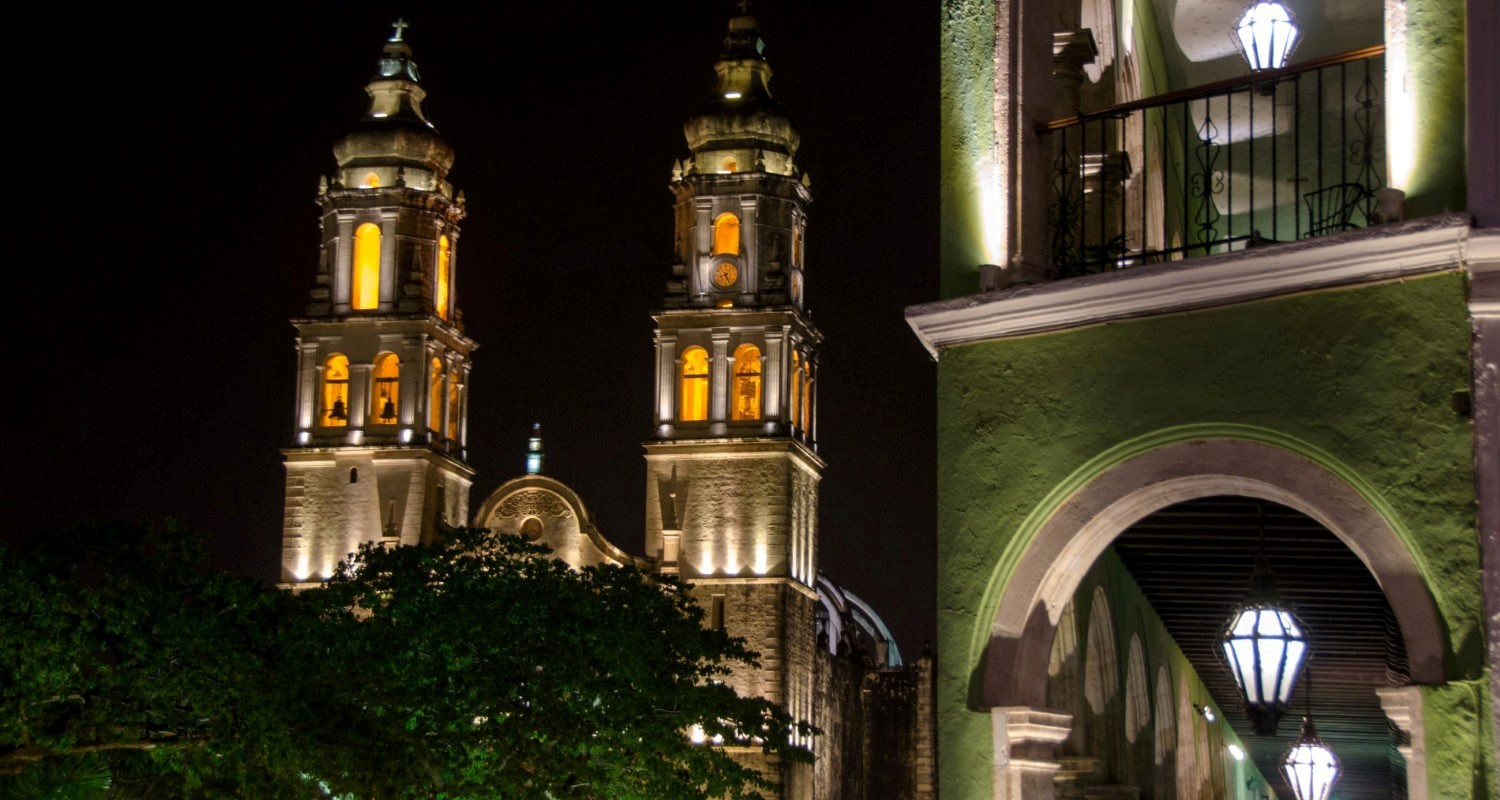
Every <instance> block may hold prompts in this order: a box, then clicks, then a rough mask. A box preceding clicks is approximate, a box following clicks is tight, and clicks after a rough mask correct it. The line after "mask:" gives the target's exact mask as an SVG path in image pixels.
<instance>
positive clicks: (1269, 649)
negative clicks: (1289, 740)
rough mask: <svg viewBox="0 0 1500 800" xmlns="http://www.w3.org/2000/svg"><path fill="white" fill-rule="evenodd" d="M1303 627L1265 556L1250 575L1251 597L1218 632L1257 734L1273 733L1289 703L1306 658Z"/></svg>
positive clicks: (1231, 671)
mask: <svg viewBox="0 0 1500 800" xmlns="http://www.w3.org/2000/svg"><path fill="white" fill-rule="evenodd" d="M1303 630H1304V629H1303V626H1302V622H1301V621H1300V620H1298V619H1297V616H1296V615H1295V614H1293V613H1292V612H1291V611H1290V610H1289V609H1288V608H1287V607H1286V604H1285V603H1284V602H1282V600H1281V597H1280V595H1279V594H1277V592H1276V585H1275V583H1274V582H1273V581H1272V579H1271V567H1270V565H1269V564H1267V563H1266V558H1265V556H1264V555H1262V556H1261V557H1260V558H1259V559H1257V560H1256V564H1255V572H1254V573H1252V575H1251V577H1250V596H1249V597H1247V598H1246V600H1245V603H1244V604H1243V605H1241V606H1240V608H1239V609H1238V610H1237V611H1235V612H1234V615H1233V616H1231V617H1230V618H1229V622H1228V623H1227V624H1226V625H1225V626H1224V628H1223V631H1222V632H1221V633H1220V635H1219V639H1220V641H1221V643H1222V647H1223V656H1224V660H1225V662H1226V663H1227V664H1228V666H1229V672H1230V674H1231V675H1233V676H1234V682H1235V684H1236V685H1237V686H1238V687H1239V690H1240V699H1241V700H1242V701H1244V704H1245V715H1246V716H1248V717H1249V718H1250V723H1251V725H1253V726H1254V728H1255V732H1256V733H1259V734H1262V735H1273V734H1275V733H1276V723H1277V722H1278V721H1280V719H1281V715H1282V714H1284V713H1286V710H1287V707H1288V705H1289V704H1290V703H1291V699H1292V689H1293V688H1295V687H1296V685H1297V678H1298V677H1299V676H1300V675H1301V673H1302V667H1303V665H1304V664H1305V663H1306V659H1307V639H1306V636H1305V635H1304V633H1303Z"/></svg>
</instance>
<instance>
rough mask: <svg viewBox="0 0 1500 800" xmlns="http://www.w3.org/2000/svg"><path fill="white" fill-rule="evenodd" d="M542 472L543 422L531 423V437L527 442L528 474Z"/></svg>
mask: <svg viewBox="0 0 1500 800" xmlns="http://www.w3.org/2000/svg"><path fill="white" fill-rule="evenodd" d="M541 472H542V423H540V422H533V423H531V439H529V440H528V441H527V442H526V474H527V475H540V474H541Z"/></svg>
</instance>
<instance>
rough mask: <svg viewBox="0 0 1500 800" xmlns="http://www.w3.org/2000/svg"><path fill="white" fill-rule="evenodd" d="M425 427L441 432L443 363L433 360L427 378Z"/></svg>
mask: <svg viewBox="0 0 1500 800" xmlns="http://www.w3.org/2000/svg"><path fill="white" fill-rule="evenodd" d="M427 380H428V384H427V427H428V428H430V429H431V430H433V431H434V432H439V433H440V432H442V430H443V362H442V361H441V360H439V359H436V358H434V359H433V360H432V364H431V370H430V374H429V375H428V376H427Z"/></svg>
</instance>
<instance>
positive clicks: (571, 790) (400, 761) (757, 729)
mask: <svg viewBox="0 0 1500 800" xmlns="http://www.w3.org/2000/svg"><path fill="white" fill-rule="evenodd" d="M306 596H307V598H308V600H309V601H310V602H311V603H313V604H314V605H315V606H316V607H317V610H318V616H317V620H316V622H315V625H314V627H313V629H310V630H309V631H308V633H309V634H310V635H307V636H303V637H295V638H296V641H298V642H300V643H301V644H302V645H303V647H302V649H301V650H300V651H299V652H298V653H297V654H296V655H295V656H294V657H293V658H292V659H291V660H292V661H293V662H296V663H303V664H310V663H314V662H318V661H322V662H324V663H325V665H326V666H328V667H332V668H330V669H318V670H313V671H311V673H310V674H311V675H314V676H316V678H315V679H314V680H309V681H306V682H304V683H303V684H302V688H303V689H304V691H305V692H307V693H309V695H310V696H311V697H321V698H326V700H327V701H328V702H326V704H325V705H324V706H323V707H324V708H330V709H335V710H336V711H335V713H332V714H330V715H328V716H326V717H323V718H321V719H319V720H317V721H316V725H317V730H316V732H315V734H314V738H315V739H316V740H317V741H318V742H319V743H320V745H321V747H320V750H321V753H322V755H323V756H325V757H326V760H325V761H324V762H323V763H320V764H318V765H316V767H315V768H316V769H317V770H318V774H319V776H320V777H321V778H323V780H325V781H326V782H327V783H328V785H329V786H331V787H333V790H334V791H336V792H339V793H352V794H354V795H356V796H360V797H380V798H383V797H443V798H516V797H557V798H562V797H590V798H592V797H599V798H646V797H650V798H667V799H669V800H671V799H674V798H702V797H706V796H707V797H753V796H756V793H755V791H754V790H755V788H756V787H761V788H764V787H765V786H767V785H768V784H767V783H766V781H765V779H764V778H763V777H762V776H761V775H760V774H758V773H757V772H755V771H754V770H751V769H748V768H746V767H744V766H742V765H740V764H739V763H737V762H736V761H734V760H733V759H731V758H730V757H729V755H727V754H726V753H725V751H723V750H722V749H719V748H714V747H703V746H695V745H693V744H692V743H691V742H690V741H689V737H688V731H689V729H690V728H691V727H692V726H701V728H702V730H703V732H704V735H705V736H706V737H709V738H713V737H722V740H723V741H725V742H730V743H738V744H740V745H742V746H750V747H758V748H760V749H761V750H763V751H764V752H765V753H767V754H770V755H772V756H774V757H776V758H780V759H796V760H806V759H808V758H810V756H809V755H808V754H807V753H806V752H805V751H803V750H800V749H798V748H796V747H794V746H792V745H791V744H790V738H789V734H790V732H791V731H792V730H793V728H794V727H796V728H798V729H799V730H801V731H802V732H804V733H805V732H809V731H810V728H808V727H807V726H805V725H798V724H797V723H794V721H793V720H792V719H791V718H790V717H789V716H788V715H787V714H786V713H785V712H783V711H782V710H781V709H780V708H779V707H777V706H776V705H774V704H772V703H770V702H767V701H765V700H761V699H751V698H742V697H739V696H737V695H736V694H735V693H734V691H733V690H732V689H730V688H729V687H727V686H725V685H723V684H722V683H721V682H720V681H721V679H722V678H723V677H724V676H725V675H727V674H728V672H729V669H730V665H731V662H733V661H749V660H750V659H751V658H752V656H751V654H750V653H748V652H747V651H746V650H745V648H744V645H743V643H742V642H740V641H738V640H734V639H731V638H730V637H728V636H727V635H725V634H724V633H723V632H722V631H718V630H709V629H705V628H704V627H703V624H702V621H703V612H702V610H701V609H700V608H699V607H698V606H697V605H696V604H695V603H694V602H693V601H692V600H691V599H690V598H689V597H688V595H687V593H686V591H685V588H684V587H683V586H682V585H680V584H678V583H676V582H673V581H659V580H651V579H648V578H647V577H646V576H643V575H642V574H641V573H640V572H638V571H636V570H634V569H627V568H623V567H617V566H612V565H604V566H597V567H589V568H586V569H583V570H573V569H571V568H569V567H568V566H567V565H566V564H564V563H562V562H560V561H557V560H555V559H553V558H550V557H548V556H547V550H546V549H545V548H544V547H540V546H538V545H533V544H530V543H527V542H526V541H524V540H522V539H520V538H517V537H505V536H496V535H493V534H490V533H489V532H487V531H483V530H469V529H458V530H452V531H449V532H448V533H447V534H446V535H445V536H444V538H443V541H442V542H441V543H438V544H434V545H431V546H421V547H400V548H394V549H390V550H386V549H382V548H380V547H378V546H366V547H363V548H361V549H360V551H359V553H358V554H356V555H355V556H354V557H353V558H352V559H351V560H350V561H349V562H347V563H346V564H344V565H341V567H340V569H339V572H338V574H337V575H336V576H335V577H334V578H333V579H332V580H330V581H329V582H328V584H327V585H326V586H325V587H323V588H320V589H317V590H314V591H312V592H309V593H307V595H306ZM314 631H317V632H319V633H321V635H311V634H313V632H314ZM308 705H313V701H312V700H309V701H308ZM377 754H378V763H377V764H371V763H369V762H370V761H371V757H372V756H375V755H377Z"/></svg>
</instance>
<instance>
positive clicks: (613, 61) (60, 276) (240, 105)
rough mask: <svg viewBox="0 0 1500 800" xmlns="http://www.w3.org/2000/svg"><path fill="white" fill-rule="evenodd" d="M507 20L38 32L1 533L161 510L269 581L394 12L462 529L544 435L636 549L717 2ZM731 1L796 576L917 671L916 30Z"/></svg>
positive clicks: (530, 13) (921, 606) (924, 143)
mask: <svg viewBox="0 0 1500 800" xmlns="http://www.w3.org/2000/svg"><path fill="white" fill-rule="evenodd" d="M465 5H468V4H465ZM507 6H508V7H507ZM517 8H521V6H520V5H519V4H489V5H486V6H484V7H483V8H481V9H480V10H472V9H471V8H463V9H461V10H460V9H457V8H447V7H436V6H429V5H414V6H406V7H402V6H398V5H394V4H388V3H360V4H353V3H307V4H304V5H303V6H301V7H297V8H295V9H293V8H291V7H284V8H272V9H271V10H270V11H265V10H262V7H256V9H257V10H256V11H255V13H254V14H240V15H238V16H234V17H229V16H223V15H220V14H218V13H216V14H215V15H213V16H212V17H203V18H194V17H185V16H181V15H178V14H169V13H168V12H167V11H165V10H161V11H156V10H150V9H147V10H144V11H143V10H141V9H140V8H136V7H132V8H130V9H128V14H129V15H128V16H127V15H126V14H127V10H124V9H111V10H109V11H105V12H102V13H100V12H93V11H91V12H90V13H89V14H87V15H84V14H81V13H80V14H78V18H77V19H72V18H65V17H62V16H60V13H61V12H41V13H42V14H43V15H44V18H43V19H41V20H39V24H37V25H36V26H34V27H33V28H32V29H31V31H30V32H29V33H30V34H31V35H32V36H33V38H34V40H35V41H36V42H37V49H36V50H35V51H34V53H35V54H34V55H33V56H32V57H31V58H29V59H26V60H25V69H24V70H20V71H13V72H12V73H11V75H12V85H13V86H17V87H18V90H19V92H20V95H21V96H20V98H15V97H13V98H12V102H13V103H14V105H12V106H11V109H10V122H11V129H12V135H13V136H17V137H19V141H20V142H21V144H19V145H17V144H13V145H11V147H10V156H11V162H12V163H11V169H12V171H11V173H10V174H11V176H12V180H13V183H12V187H11V198H12V199H11V207H12V208H13V209H14V210H13V212H12V214H15V213H17V212H19V215H20V220H19V221H20V222H22V223H23V227H22V228H21V229H15V228H13V229H12V235H11V236H12V238H11V241H12V253H13V255H12V256H11V257H10V258H7V266H8V270H7V272H8V276H7V283H8V285H9V286H10V287H11V288H12V290H13V291H16V290H18V291H19V292H20V295H21V297H20V303H19V304H16V305H15V306H13V307H14V308H15V309H17V310H18V313H17V312H13V313H12V314H10V315H8V324H9V325H10V326H12V329H11V335H10V336H9V337H8V341H9V344H10V358H9V361H8V363H10V364H11V365H12V370H13V375H14V376H15V377H14V378H13V379H14V380H15V383H13V384H12V389H11V391H10V392H9V393H8V396H9V397H10V398H11V403H12V404H13V405H11V406H10V413H9V414H7V416H8V418H9V419H10V420H11V425H10V434H9V436H8V446H7V455H8V458H6V459H5V470H6V475H5V479H4V482H3V486H4V489H5V494H4V497H5V499H4V507H3V515H0V518H3V525H4V530H3V536H4V538H5V539H8V540H14V539H16V538H19V537H21V536H24V535H26V534H28V533H30V532H33V531H45V530H48V529H55V528H59V527H64V526H67V525H70V524H73V523H75V522H78V521H80V520H85V519H113V518H123V519H132V520H153V521H156V520H161V519H164V518H167V517H173V518H176V519H178V520H180V521H182V522H183V523H185V524H187V525H189V526H191V527H194V528H197V529H200V530H203V531H204V532H206V533H207V534H208V535H209V536H210V538H211V541H212V545H213V555H214V558H215V560H216V561H217V562H218V563H219V564H221V565H223V566H226V567H229V568H231V569H235V570H238V571H241V572H245V573H248V574H252V575H256V576H258V577H262V578H264V579H266V580H268V581H269V580H274V579H275V576H276V569H277V559H278V556H279V550H280V538H281V515H282V490H283V489H282V466H281V454H280V452H279V449H280V448H281V447H284V446H286V445H288V444H289V443H290V441H291V429H292V398H293V394H292V391H293V390H292V379H293V370H294V360H293V336H294V333H293V329H292V327H291V325H290V324H289V323H288V321H287V320H288V318H289V317H292V316H295V315H298V314H300V313H301V309H302V306H303V303H304V302H305V300H306V296H307V290H308V288H309V286H310V285H311V282H312V277H313V270H314V266H315V263H316V257H317V252H318V212H317V207H316V205H315V203H314V198H315V196H316V187H317V183H318V177H319V176H320V175H324V174H329V173H331V172H332V171H333V168H334V164H333V158H332V154H331V152H330V148H331V146H332V144H333V142H334V140H335V139H336V138H338V137H339V136H340V135H341V134H342V133H343V132H345V131H346V130H347V129H348V127H349V126H350V125H352V123H353V122H354V121H355V120H356V119H357V118H358V117H359V116H360V115H361V114H362V113H363V111H364V110H365V108H366V101H365V95H364V91H363V86H364V84H365V82H366V81H367V80H368V79H369V78H370V76H371V75H372V74H373V71H374V67H375V61H376V58H377V56H378V55H379V53H380V45H381V42H382V40H383V39H384V38H385V37H386V36H388V35H389V32H390V28H389V23H390V22H391V21H392V20H393V19H395V18H396V17H397V16H404V17H405V18H406V19H407V21H408V22H410V23H411V28H410V29H409V30H408V32H407V39H408V40H409V41H410V42H411V44H412V47H413V49H414V51H415V59H416V61H417V63H418V65H419V66H420V68H421V70H422V78H423V84H424V86H425V87H426V88H427V91H428V100H427V102H426V104H425V110H426V111H427V114H428V116H429V117H430V118H431V119H432V120H433V121H434V122H435V124H436V125H437V126H438V129H439V130H440V131H441V133H442V134H443V135H444V137H445V138H446V139H447V140H448V142H449V143H450V144H451V145H452V146H453V148H454V150H455V151H456V152H457V162H456V164H455V165H454V169H453V172H452V174H451V175H450V179H451V180H452V182H453V184H454V186H455V187H457V188H460V189H463V190H464V191H465V193H466V195H467V200H468V211H469V218H468V219H467V220H466V221H465V223H464V226H463V238H462V242H461V244H460V249H459V253H460V256H459V258H460V260H459V262H458V270H459V272H458V292H459V294H458V299H459V303H460V305H461V306H462V308H463V310H464V321H465V323H466V325H467V332H468V334H469V335H470V336H472V337H474V338H475V339H477V340H478V341H479V343H480V349H479V350H478V352H477V353H476V355H475V359H474V373H473V380H474V382H473V386H472V389H471V391H472V394H471V398H472V399H471V406H470V408H471V411H470V419H469V428H470V440H469V452H470V459H471V463H472V464H473V466H474V467H475V468H476V469H477V470H478V475H477V477H476V479H475V483H474V491H473V494H472V495H471V498H470V502H471V507H473V508H477V507H478V505H479V503H480V502H482V501H483V499H484V498H485V497H486V496H487V495H488V494H489V493H490V492H491V491H492V490H493V489H494V488H495V487H497V486H498V485H500V484H501V483H502V482H504V481H505V480H506V479H508V478H511V477H514V476H515V475H516V474H518V473H520V472H521V470H522V466H523V462H522V452H523V448H524V446H525V441H526V437H527V435H528V432H529V428H530V425H531V422H532V421H534V420H536V421H540V422H541V423H542V424H543V428H544V433H545V437H546V448H547V472H548V474H551V475H553V476H554V477H556V478H559V479H560V480H562V481H564V482H566V483H568V484H570V485H571V486H573V487H574V488H575V489H576V490H578V492H579V494H580V495H581V496H582V497H583V499H584V502H585V503H587V504H588V506H589V509H590V510H591V511H592V512H593V514H594V516H595V518H596V520H597V521H598V523H599V525H600V527H601V529H602V530H603V531H604V533H605V534H606V535H607V536H609V537H610V538H611V539H612V540H613V541H615V542H616V543H617V544H620V545H621V546H623V547H624V548H625V549H627V550H629V551H631V552H640V551H641V548H642V520H643V508H644V502H645V462H644V459H643V457H642V450H641V443H642V442H643V441H644V440H645V439H646V438H647V437H648V436H649V435H650V433H651V414H650V404H649V403H650V394H651V386H650V383H651V367H652V359H653V356H652V342H651V336H652V325H651V319H650V312H651V310H652V309H654V308H657V307H659V304H660V302H661V299H662V295H663V290H664V284H665V280H666V278H667V275H668V267H669V264H670V263H671V259H672V254H671V241H672V196H671V193H670V192H669V191H668V189H667V183H668V180H669V178H670V171H671V167H672V162H673V160H674V159H677V158H682V157H684V156H686V155H687V146H686V144H685V142H684V140H683V137H682V123H683V122H684V121H685V120H686V119H687V118H688V116H689V115H690V114H691V113H692V112H693V111H695V110H696V109H698V108H700V107H701V106H703V105H704V104H705V103H706V101H707V100H708V99H709V98H710V96H711V93H712V88H713V69H712V65H713V62H714V60H715V58H716V56H717V54H718V50H719V46H720V41H721V37H722V35H723V32H724V28H725V24H726V22H727V20H728V17H729V16H730V14H731V12H732V5H731V4H730V3H729V2H719V1H718V0H713V1H709V0H696V1H695V2H684V1H682V0H676V1H674V2H653V3H650V4H619V5H617V6H614V7H599V8H596V7H594V6H593V5H592V4H566V5H565V4H553V5H547V4H541V5H536V4H528V5H526V6H524V8H525V9H526V10H513V9H517ZM293 10H295V14H293V13H288V12H290V11H293ZM754 10H755V13H756V15H757V16H758V17H759V18H760V22H761V31H762V34H763V36H764V38H765V40H766V43H767V56H768V58H769V59H770V62H771V65H772V67H773V69H774V70H775V77H774V78H773V80H772V83H771V89H772V91H773V92H774V93H775V95H776V97H777V98H778V100H780V101H781V103H782V104H783V105H784V106H785V107H786V109H787V110H788V112H789V113H790V114H791V116H792V119H793V121H794V123H795V124H796V126H797V127H798V129H799V130H800V132H801V134H802V148H801V150H800V152H799V153H798V156H797V161H798V163H799V164H800V165H801V166H803V167H804V168H805V169H806V170H807V171H808V172H809V174H810V175H811V178H812V191H813V196H814V203H813V205H812V207H811V209H810V212H809V213H810V223H809V233H808V239H807V264H808V279H807V280H808V286H807V296H808V306H809V308H810V309H811V310H812V314H813V320H814V322H815V323H816V324H817V325H818V326H819V327H820V328H821V330H822V331H823V333H824V335H825V336H826V337H827V341H826V344H825V346H824V348H823V350H822V356H821V365H822V369H821V372H820V383H819V386H820V392H821V397H820V400H819V409H818V411H819V424H820V436H819V438H820V441H819V451H820V453H821V454H822V455H823V457H824V458H826V459H827V461H828V463H829V467H828V470H827V472H826V474H825V478H824V481H823V489H822V506H821V508H822V512H821V513H822V523H821V524H822V538H821V544H822V551H821V567H822V569H823V570H824V571H825V572H827V573H829V574H830V575H831V576H832V577H833V578H834V579H835V580H836V581H839V582H840V583H842V584H844V585H845V586H846V587H847V588H849V589H851V590H853V591H854V592H856V593H858V594H860V595H862V596H864V597H865V598H866V599H867V600H870V601H871V602H872V603H873V604H874V605H875V607H876V608H877V610H878V611H880V612H881V613H882V615H883V616H884V617H885V619H886V621H887V622H888V623H890V625H891V626H892V628H893V629H894V630H895V632H896V635H897V638H898V641H899V643H900V645H901V646H902V647H903V648H904V649H905V650H906V651H907V653H908V655H913V654H914V652H915V651H916V650H917V649H918V648H920V647H921V644H922V641H923V640H924V639H926V638H929V637H930V636H931V635H932V631H933V628H934V621H933V614H934V609H933V605H934V602H933V580H934V578H933V574H934V546H933V543H934V520H935V511H934V508H935V499H934V487H935V480H934V458H933V427H934V421H933V413H934V412H933V399H934V387H933V376H934V372H935V369H934V366H933V365H932V363H931V362H930V361H929V360H928V359H927V357H926V354H925V353H924V352H923V351H922V349H921V347H920V346H919V345H918V344H917V341H916V339H915V337H914V336H912V334H911V333H910V331H909V329H908V328H907V327H906V325H905V323H904V321H903V319H902V308H903V307H904V306H906V305H908V304H910V303H915V302H922V301H925V300H930V299H934V298H935V297H936V291H937V289H936V284H937V280H936V278H937V220H938V215H937V208H936V197H937V161H938V141H937V138H938V137H937V130H938V127H937V108H938V107H937V97H938V83H937V72H938V66H937V65H938V55H937V44H938V32H937V25H938V21H939V18H938V13H939V12H938V10H937V9H936V8H934V7H932V6H931V4H927V3H914V2H899V1H897V0H888V1H887V2H873V3H869V2H867V3H859V4H855V3H842V2H841V3H828V2H817V3H812V2H801V3H797V2H789V1H787V0H782V1H781V2H772V1H770V0H758V2H756V4H755V9H754ZM48 13H51V14H53V15H54V16H52V17H51V18H50V19H47V18H45V15H46V14H48ZM111 14H114V15H117V16H114V17H111V16H109V15H111ZM12 66H13V67H17V66H20V64H19V63H18V62H14V61H13V63H12ZM16 90H17V89H13V91H16ZM17 162H20V163H17ZM13 219H14V217H13Z"/></svg>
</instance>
